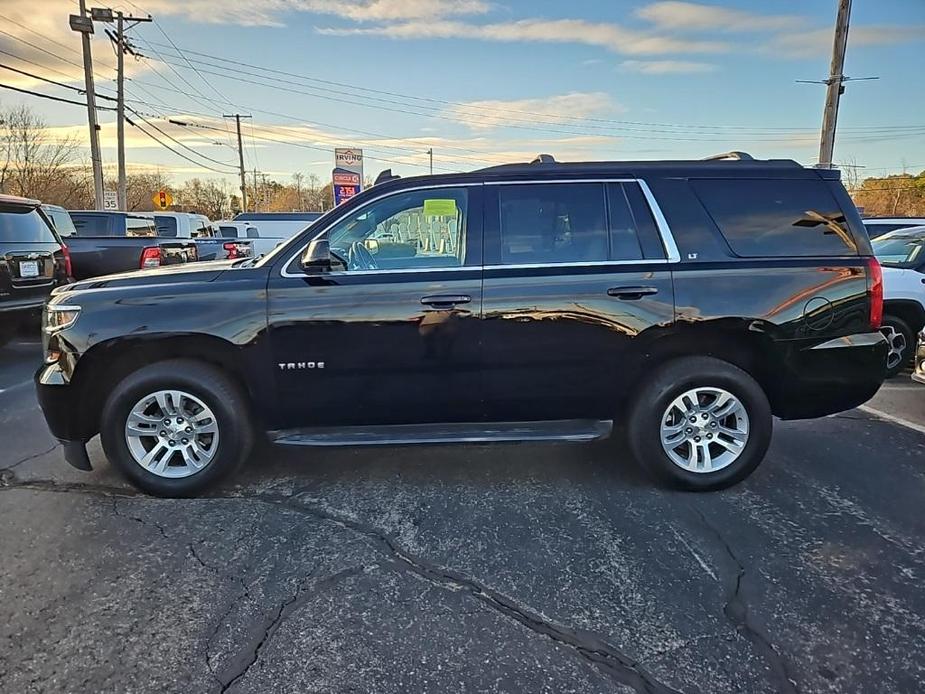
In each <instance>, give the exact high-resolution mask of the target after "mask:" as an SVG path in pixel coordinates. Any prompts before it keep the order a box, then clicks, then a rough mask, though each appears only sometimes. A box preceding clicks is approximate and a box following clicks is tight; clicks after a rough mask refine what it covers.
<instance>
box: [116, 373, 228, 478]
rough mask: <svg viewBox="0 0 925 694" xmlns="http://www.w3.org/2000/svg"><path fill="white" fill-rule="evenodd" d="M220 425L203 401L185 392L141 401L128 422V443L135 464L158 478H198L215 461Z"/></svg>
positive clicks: (159, 393)
mask: <svg viewBox="0 0 925 694" xmlns="http://www.w3.org/2000/svg"><path fill="white" fill-rule="evenodd" d="M218 441H219V432H218V421H217V420H216V419H215V414H214V413H213V412H212V410H211V409H210V408H209V406H208V405H206V404H205V403H204V402H203V401H202V400H200V399H199V398H197V397H196V396H195V395H191V394H190V393H187V392H184V391H182V390H159V391H157V392H154V393H151V394H149V395H146V396H144V397H143V398H141V399H140V400H139V401H138V402H137V403H135V406H134V407H132V409H131V411H130V412H129V414H128V417H127V418H126V421H125V442H126V444H127V445H128V449H129V452H130V453H131V455H132V458H133V459H134V460H135V462H136V463H137V464H138V465H140V466H141V467H142V468H144V469H145V470H147V471H148V472H150V473H152V474H154V475H157V476H158V477H167V478H172V479H176V478H181V477H189V476H190V475H194V474H196V473H197V472H199V471H200V470H202V469H203V468H205V467H206V466H207V465H208V464H209V463H211V462H212V460H213V458H215V454H216V453H217V451H218Z"/></svg>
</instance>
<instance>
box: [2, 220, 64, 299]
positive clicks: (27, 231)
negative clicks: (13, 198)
mask: <svg viewBox="0 0 925 694" xmlns="http://www.w3.org/2000/svg"><path fill="white" fill-rule="evenodd" d="M63 264H64V255H63V252H62V250H61V244H60V243H59V242H58V240H57V239H56V238H55V235H54V232H53V231H52V228H51V226H50V225H49V223H48V222H47V221H46V219H45V218H44V217H43V216H42V215H41V214H40V213H39V211H38V210H37V209H36V208H34V207H29V206H22V205H10V204H4V203H0V309H4V308H19V307H27V306H34V305H40V304H41V303H42V301H43V299H44V298H45V296H47V295H48V293H49V292H50V291H51V290H52V288H53V287H54V286H55V284H57V282H58V281H59V278H60V276H61V274H62V272H63V267H64V265H63Z"/></svg>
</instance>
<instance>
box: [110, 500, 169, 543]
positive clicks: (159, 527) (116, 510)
mask: <svg viewBox="0 0 925 694" xmlns="http://www.w3.org/2000/svg"><path fill="white" fill-rule="evenodd" d="M111 498H112V512H113V513H114V514H116V515H117V516H119V517H120V518H128V519H129V520H133V521H136V522H137V523H140V524H141V525H146V526H147V525H152V526H154V527H155V528H157V530H158V532H160V534H161V537H163V538H164V539H165V540H169V539H170V538H168V537H167V531H166V530H165V529H164V526H163V525H161V524H160V523H158V522H157V521H155V520H152V521H146V520H145V519H143V518H139V517H138V516H131V515H127V514H125V513H122V512H121V511H119V497H118V496H112V497H111Z"/></svg>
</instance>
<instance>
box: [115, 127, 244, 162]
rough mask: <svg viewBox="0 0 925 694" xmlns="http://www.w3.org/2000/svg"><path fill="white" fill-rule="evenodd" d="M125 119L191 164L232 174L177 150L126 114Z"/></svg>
mask: <svg viewBox="0 0 925 694" xmlns="http://www.w3.org/2000/svg"><path fill="white" fill-rule="evenodd" d="M125 120H126V122H127V123H128V124H129V125H131V126H134V127H136V128H138V129H139V130H140V131H141V132H143V133H144V134H145V135H147V136H148V137H150V138H151V139H152V140H154V141H155V142H156V143H157V144H159V145H160V146H161V147H163V148H164V149H167V150H170V151H171V152H173V153H174V154H176V155H177V156H178V157H180V158H181V159H183V160H185V161H188V162H190V163H191V164H195V165H196V166H198V167H200V168H203V169H207V170H209V171H214V172H216V173H220V174H222V175H223V176H229V175H231V172H228V171H221V170H219V169H216V168H214V167H212V166H207V165H205V164H203V163H201V162H198V161H195V160H193V159H191V158H190V157H188V156H186V155H185V154H183V153H182V152H178V151H177V150H175V149H174V148H173V147H171V146H170V145H168V144H166V143H164V142H162V141H161V140H159V139H158V138H157V137H156V136H155V135H152V134H151V133H149V132H148V131H147V130H145V129H144V128H143V127H141V126H140V125H139V124H138V123H136V122H134V121H133V120H131V119H130V118H128V117H127V116H126V118H125Z"/></svg>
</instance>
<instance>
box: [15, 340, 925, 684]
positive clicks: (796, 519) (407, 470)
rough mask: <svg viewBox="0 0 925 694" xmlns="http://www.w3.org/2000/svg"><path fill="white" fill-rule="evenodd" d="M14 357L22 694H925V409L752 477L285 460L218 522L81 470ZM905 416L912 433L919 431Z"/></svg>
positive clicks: (438, 456)
mask: <svg viewBox="0 0 925 694" xmlns="http://www.w3.org/2000/svg"><path fill="white" fill-rule="evenodd" d="M39 358H40V350H39V347H38V344H37V343H36V342H30V341H28V340H20V341H18V342H15V343H13V344H11V345H9V346H7V347H5V348H0V468H2V469H0V690H2V691H3V692H16V693H17V694H20V693H25V692H87V691H93V692H128V691H132V692H224V691H228V692H239V693H240V692H265V691H266V692H269V691H272V692H352V691H355V692H465V691H505V692H583V693H584V692H613V691H635V692H654V693H659V692H703V693H713V692H913V691H921V687H922V682H923V681H925V660H923V658H922V654H923V650H922V644H923V643H925V617H923V615H925V589H923V587H922V580H923V576H925V542H923V540H922V538H923V537H925V518H923V514H922V508H923V504H922V499H923V493H925V386H923V387H921V388H919V387H916V386H914V384H912V383H911V382H910V381H909V379H908V377H901V378H899V379H895V380H894V381H892V382H890V383H889V384H887V386H886V387H885V389H884V390H883V391H882V392H881V394H879V395H878V396H877V398H876V399H875V400H874V401H872V402H871V403H870V407H871V408H873V409H872V410H871V409H867V410H854V411H851V412H847V413H844V414H842V415H838V416H834V417H830V418H826V419H824V420H819V421H811V422H793V423H780V422H778V423H777V429H776V435H775V439H774V443H773V445H772V448H771V452H770V454H769V457H768V459H767V460H766V462H765V463H764V465H763V466H762V467H761V468H759V470H758V472H757V473H756V474H755V475H754V476H753V477H752V478H751V479H749V480H748V481H746V482H745V483H743V484H741V485H740V486H738V487H736V488H735V489H732V490H727V491H724V492H718V493H712V494H704V495H692V494H685V493H679V492H671V491H665V490H662V489H658V488H655V487H654V486H653V485H652V484H651V483H650V482H649V481H648V479H646V478H645V477H643V476H641V475H640V474H639V473H638V472H637V470H636V468H635V466H634V465H633V464H632V461H630V460H628V459H626V458H625V457H623V456H621V455H620V454H619V451H618V450H615V449H614V448H613V447H612V446H608V445H594V446H566V445H555V446H544V447H539V446H526V445H524V446H513V447H480V446H465V447H444V448H437V447H433V448H415V449H403V448H390V449H373V450H363V451H355V450H328V451H324V452H318V451H313V450H295V451H287V450H260V451H259V452H258V453H257V454H256V455H255V456H254V458H253V460H251V462H250V464H249V465H248V466H247V468H246V469H245V470H242V471H241V473H240V474H239V475H238V477H237V478H236V479H235V480H233V481H231V482H230V483H229V484H228V485H227V486H226V487H225V488H224V489H223V490H221V491H220V492H218V493H216V494H214V495H212V496H210V497H208V498H203V499H194V500H182V501H180V500H159V499H153V498H149V497H145V496H140V495H138V494H137V493H135V492H134V490H133V489H131V488H130V487H128V486H127V485H126V484H124V483H123V482H122V480H121V479H120V478H119V477H118V476H117V475H116V474H115V473H114V471H113V470H112V469H111V468H110V467H109V466H108V465H107V463H106V462H105V460H104V459H103V457H102V453H101V451H100V449H99V446H98V444H96V443H94V444H93V446H92V447H91V459H92V460H93V463H94V466H95V468H96V469H95V471H94V472H92V473H81V472H79V471H77V470H72V469H70V468H69V467H68V466H67V465H66V464H65V463H64V462H63V458H62V454H61V451H60V449H59V448H57V447H56V446H55V443H54V441H53V440H52V439H51V438H50V436H49V434H48V432H47V430H46V429H45V425H44V421H43V420H42V418H41V414H40V412H39V410H38V407H37V404H36V401H35V397H34V394H33V390H32V385H31V373H32V372H33V370H34V369H35V366H36V364H37V361H38V359H39ZM883 417H894V418H895V417H898V418H900V419H902V420H906V421H908V422H909V423H910V424H912V425H915V424H918V425H919V430H917V429H916V428H915V427H914V426H903V425H901V424H897V423H896V422H894V421H887V420H885V419H883Z"/></svg>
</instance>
